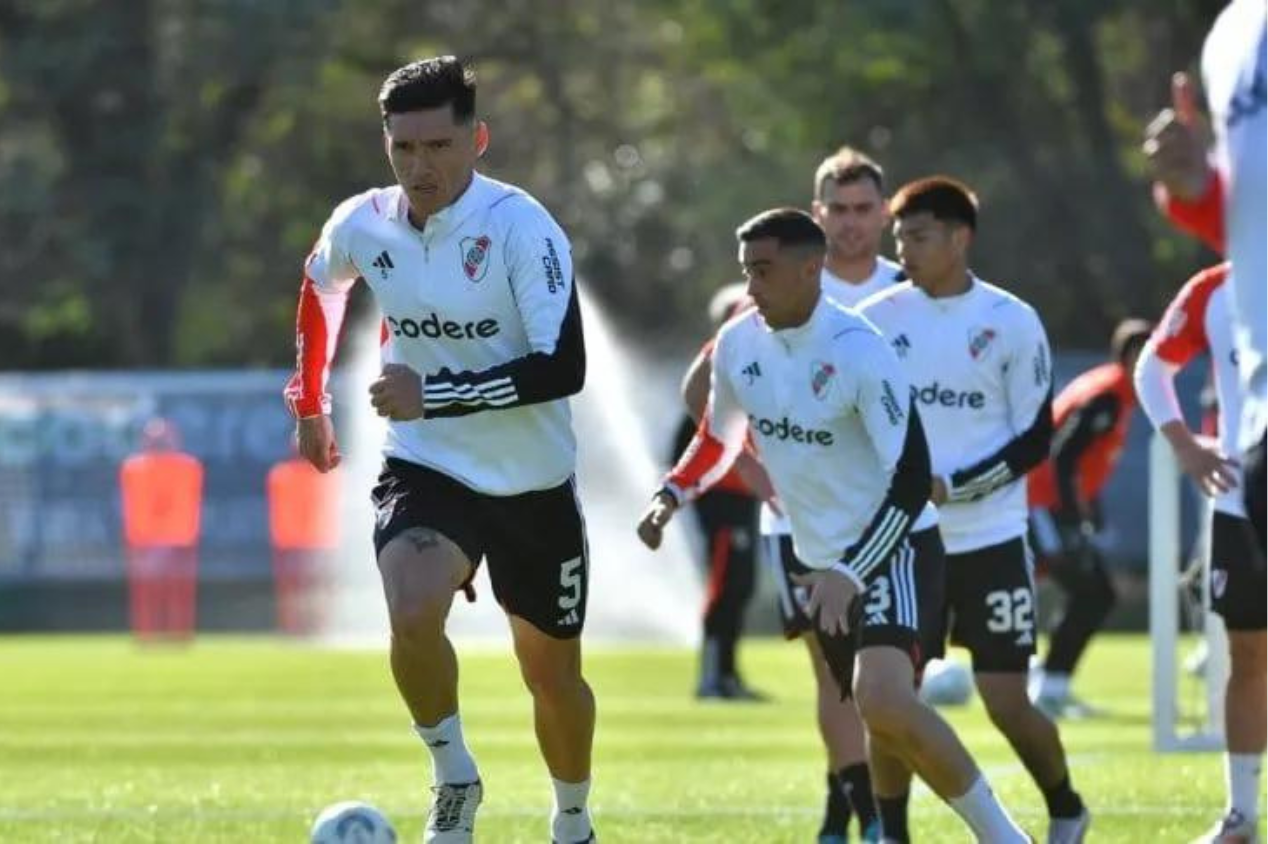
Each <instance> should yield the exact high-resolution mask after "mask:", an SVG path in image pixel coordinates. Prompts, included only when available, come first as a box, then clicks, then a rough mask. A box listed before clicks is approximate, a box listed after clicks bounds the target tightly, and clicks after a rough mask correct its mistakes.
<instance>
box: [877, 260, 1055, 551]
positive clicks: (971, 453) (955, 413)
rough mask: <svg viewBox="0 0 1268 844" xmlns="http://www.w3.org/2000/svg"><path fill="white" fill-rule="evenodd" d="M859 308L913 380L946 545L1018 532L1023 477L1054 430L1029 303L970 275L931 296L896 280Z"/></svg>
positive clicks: (1044, 351) (1045, 363)
mask: <svg viewBox="0 0 1268 844" xmlns="http://www.w3.org/2000/svg"><path fill="white" fill-rule="evenodd" d="M859 313H861V314H863V316H865V317H867V318H868V319H869V320H871V321H872V322H873V323H875V325H876V326H877V327H878V328H880V330H881V331H882V332H884V334H885V336H886V338H888V340H889V342H890V344H891V345H892V346H893V348H894V350H895V351H896V352H897V353H898V359H899V361H900V362H901V363H902V364H903V368H904V371H905V372H906V373H907V377H908V379H909V380H910V381H911V390H912V398H913V399H914V400H915V402H916V406H917V407H919V409H920V416H921V418H922V419H923V420H924V423H925V431H926V432H927V435H928V438H929V451H930V453H931V454H932V455H933V472H934V474H935V475H940V476H942V477H943V478H945V479H946V482H947V493H948V498H947V502H946V503H945V504H943V505H942V506H941V507H939V508H938V520H939V528H940V530H941V532H942V540H943V542H944V543H945V544H946V547H947V551H948V552H950V553H953V554H961V553H966V552H969V551H975V550H977V549H980V548H986V547H988V546H991V545H996V544H999V543H1001V542H1007V541H1008V540H1010V539H1014V538H1016V537H1018V536H1023V535H1024V534H1025V532H1026V521H1027V513H1028V511H1027V508H1026V485H1025V483H1023V482H1022V481H1023V479H1024V478H1025V476H1026V473H1027V472H1029V471H1030V470H1031V469H1034V468H1035V467H1036V466H1038V465H1040V464H1041V463H1042V462H1043V461H1044V460H1046V459H1047V457H1048V450H1049V447H1050V445H1051V440H1052V372H1051V365H1050V362H1049V354H1048V338H1047V334H1046V333H1045V332H1044V328H1043V323H1042V322H1041V321H1040V319H1039V315H1038V314H1037V313H1036V312H1035V309H1034V308H1032V307H1031V306H1030V305H1028V304H1027V303H1026V302H1023V301H1022V300H1021V299H1020V298H1018V297H1017V296H1015V295H1013V294H1012V293H1009V292H1008V291H1006V290H1003V289H1001V288H999V287H996V286H995V285H993V284H988V283H987V282H985V281H982V280H981V279H980V278H976V277H974V278H973V279H972V281H971V284H970V287H969V289H968V290H967V291H965V292H964V293H962V294H960V295H958V296H946V297H939V298H934V297H931V296H929V295H928V294H927V293H925V292H924V291H923V290H921V289H920V288H919V287H917V286H916V285H915V284H913V283H911V282H903V283H901V284H896V285H894V286H893V287H891V288H890V289H889V290H887V291H885V292H883V293H880V294H877V295H876V296H873V297H872V298H871V299H868V300H867V301H866V302H864V303H863V304H862V305H861V306H860V307H859Z"/></svg>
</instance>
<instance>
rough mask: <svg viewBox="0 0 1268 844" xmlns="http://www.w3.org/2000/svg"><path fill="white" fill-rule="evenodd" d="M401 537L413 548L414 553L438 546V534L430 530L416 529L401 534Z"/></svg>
mask: <svg viewBox="0 0 1268 844" xmlns="http://www.w3.org/2000/svg"><path fill="white" fill-rule="evenodd" d="M401 537H402V538H403V539H406V540H408V541H409V544H410V545H413V546H414V550H415V551H426V550H427V549H428V548H437V547H439V546H440V534H439V533H437V532H436V531H434V530H432V529H431V528H425V527H416V528H410V529H409V530H405V531H402V532H401Z"/></svg>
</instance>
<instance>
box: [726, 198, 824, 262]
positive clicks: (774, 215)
mask: <svg viewBox="0 0 1268 844" xmlns="http://www.w3.org/2000/svg"><path fill="white" fill-rule="evenodd" d="M735 237H736V238H737V239H738V240H739V241H740V243H752V242H753V241H754V240H764V239H765V238H768V237H772V238H774V239H775V240H776V241H778V242H779V246H780V248H781V249H782V248H783V247H785V246H791V247H794V248H798V247H800V248H804V249H818V250H819V251H821V252H823V251H826V250H827V248H828V238H827V237H826V236H825V235H824V233H823V229H822V228H820V227H819V224H818V223H816V222H815V219H814V217H811V216H810V215H809V214H807V213H806V212H805V211H802V210H801V209H800V208H772V209H771V210H769V211H763V212H762V213H760V214H758V215H757V216H756V217H754V218H752V219H751V220H749V221H748V222H746V223H744V224H743V225H742V226H740V227H739V228H738V229H736V230H735Z"/></svg>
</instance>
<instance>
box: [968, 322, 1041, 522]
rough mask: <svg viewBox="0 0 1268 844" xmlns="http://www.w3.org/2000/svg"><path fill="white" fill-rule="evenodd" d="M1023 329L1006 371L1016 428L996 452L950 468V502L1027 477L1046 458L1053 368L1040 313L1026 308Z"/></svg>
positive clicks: (970, 498)
mask: <svg viewBox="0 0 1268 844" xmlns="http://www.w3.org/2000/svg"><path fill="white" fill-rule="evenodd" d="M1024 326H1025V330H1024V331H1022V332H1020V341H1019V342H1018V343H1017V344H1016V345H1015V346H1014V347H1013V350H1012V353H1011V354H1010V355H1009V359H1008V361H1007V364H1006V369H1005V370H1004V395H1005V399H1006V401H1007V402H1008V415H1009V423H1010V424H1011V425H1012V429H1013V430H1014V431H1018V432H1019V433H1017V434H1016V435H1015V436H1013V437H1012V439H1010V440H1009V441H1008V442H1006V443H1004V444H1003V445H1002V446H1000V447H999V448H998V449H997V450H996V451H995V452H993V453H992V454H989V455H987V456H986V457H984V458H982V459H981V460H978V461H977V462H975V463H973V464H972V465H970V466H966V467H964V468H962V469H959V470H957V471H955V472H952V473H951V476H950V477H949V478H948V481H949V483H948V484H947V500H948V501H974V500H976V499H979V498H982V497H984V496H986V495H989V494H990V493H992V492H994V491H995V490H997V489H999V488H1000V487H1003V486H1007V485H1008V484H1011V483H1013V482H1014V481H1016V480H1018V479H1020V478H1024V477H1025V476H1026V473H1027V472H1029V471H1030V470H1031V469H1034V468H1035V467H1036V466H1038V465H1039V464H1040V463H1042V462H1043V461H1044V460H1046V459H1047V458H1048V451H1049V448H1050V447H1051V445H1052V367H1051V366H1050V364H1049V361H1050V359H1051V358H1050V355H1049V351H1048V337H1047V335H1046V334H1045V332H1044V330H1043V324H1042V323H1041V322H1040V321H1039V317H1038V315H1036V314H1035V313H1034V311H1031V310H1030V309H1026V312H1025V322H1024Z"/></svg>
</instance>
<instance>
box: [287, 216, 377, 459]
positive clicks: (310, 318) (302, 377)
mask: <svg viewBox="0 0 1268 844" xmlns="http://www.w3.org/2000/svg"><path fill="white" fill-rule="evenodd" d="M356 201H357V200H356V199H353V200H349V201H348V202H345V203H344V204H343V205H341V206H340V207H339V208H337V209H335V212H334V214H332V215H331V217H330V219H329V220H328V221H327V222H326V225H325V226H324V227H323V228H322V232H321V236H320V237H319V238H318V240H317V243H316V245H315V246H314V247H313V251H312V252H311V253H310V254H309V256H308V260H307V261H306V262H305V264H304V280H303V282H302V283H301V285H300V290H299V306H298V309H297V313H296V319H295V348H296V363H295V373H294V374H293V375H292V376H291V378H290V381H288V382H287V384H286V388H285V390H284V391H283V396H284V398H285V400H286V406H287V408H288V409H289V410H290V412H291V415H293V416H294V417H295V418H296V419H297V420H298V439H299V450H300V453H301V454H302V455H303V456H304V457H305V458H306V459H307V460H308V461H309V462H310V463H312V464H313V465H314V466H315V467H317V468H318V469H320V470H321V471H328V470H330V469H333V468H334V467H335V466H337V465H338V464H339V460H340V457H339V449H338V446H337V445H336V443H335V439H334V430H333V428H332V427H331V425H330V419H329V415H330V409H331V399H330V394H329V392H327V385H328V384H329V381H330V366H331V363H332V362H333V361H334V357H335V350H336V348H337V346H338V342H339V332H340V329H341V328H342V327H343V320H344V315H345V313H346V311H347V304H348V292H349V291H350V290H351V289H352V285H353V284H355V283H356V280H357V278H358V277H359V275H360V273H359V271H358V270H357V267H356V266H355V265H354V264H353V262H352V258H351V257H350V255H349V253H348V250H347V248H346V246H345V243H344V241H345V239H346V237H347V233H348V228H349V222H348V220H349V217H350V215H351V213H352V212H353V211H354V210H355V207H356V205H355V203H356Z"/></svg>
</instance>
